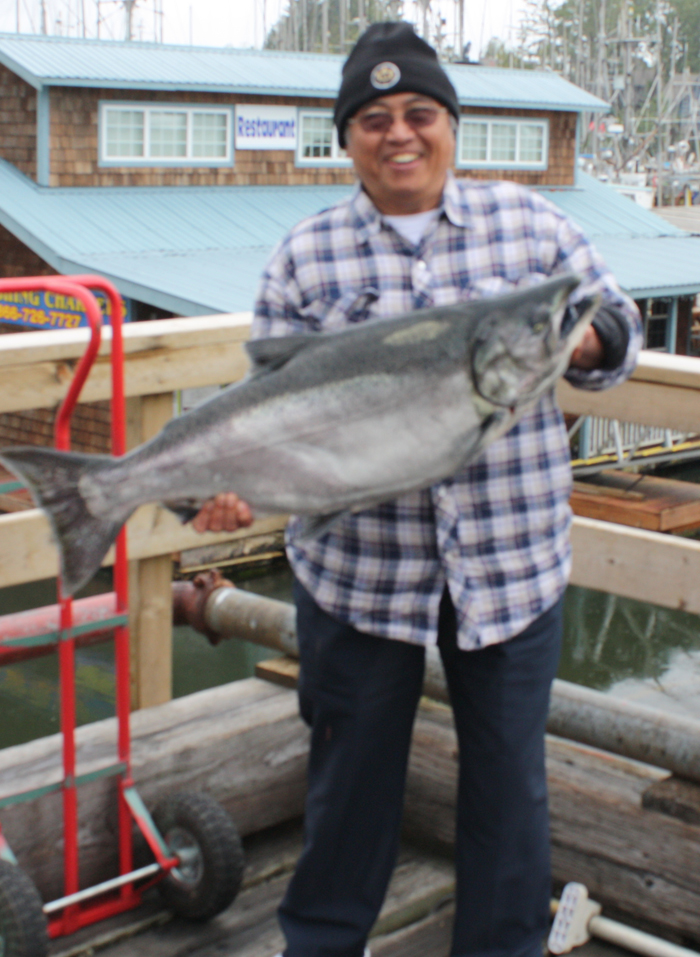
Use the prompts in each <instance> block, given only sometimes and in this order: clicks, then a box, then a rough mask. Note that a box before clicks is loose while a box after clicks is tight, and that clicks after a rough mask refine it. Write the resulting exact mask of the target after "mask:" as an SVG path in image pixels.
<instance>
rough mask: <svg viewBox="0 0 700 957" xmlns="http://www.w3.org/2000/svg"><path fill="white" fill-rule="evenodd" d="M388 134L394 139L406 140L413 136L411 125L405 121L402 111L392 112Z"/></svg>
mask: <svg viewBox="0 0 700 957" xmlns="http://www.w3.org/2000/svg"><path fill="white" fill-rule="evenodd" d="M388 136H389V137H390V138H391V139H395V140H407V139H410V138H411V137H412V136H413V127H412V126H411V125H410V124H409V123H408V122H407V121H406V117H405V116H404V114H403V113H394V114H393V116H392V123H391V126H390V127H389V133H388Z"/></svg>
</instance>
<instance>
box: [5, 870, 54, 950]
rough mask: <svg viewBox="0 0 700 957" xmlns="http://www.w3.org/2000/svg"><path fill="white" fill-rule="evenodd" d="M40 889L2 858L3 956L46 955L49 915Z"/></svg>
mask: <svg viewBox="0 0 700 957" xmlns="http://www.w3.org/2000/svg"><path fill="white" fill-rule="evenodd" d="M42 907H43V905H42V902H41V898H40V897H39V892H38V891H37V889H36V887H35V886H34V884H33V883H32V881H31V880H30V879H29V878H28V877H27V875H26V874H25V873H24V872H23V871H21V870H20V869H19V867H17V866H16V865H15V864H10V863H8V862H7V861H0V957H46V954H47V953H48V946H49V936H48V933H47V926H46V917H45V915H44V911H43V909H42Z"/></svg>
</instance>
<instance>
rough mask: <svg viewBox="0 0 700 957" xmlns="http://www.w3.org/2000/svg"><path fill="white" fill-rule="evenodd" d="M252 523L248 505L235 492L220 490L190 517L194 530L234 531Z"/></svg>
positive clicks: (251, 514)
mask: <svg viewBox="0 0 700 957" xmlns="http://www.w3.org/2000/svg"><path fill="white" fill-rule="evenodd" d="M252 523H253V513H252V512H251V511H250V506H249V505H248V503H247V502H244V501H243V499H241V498H239V497H238V496H237V495H236V493H235V492H221V493H219V495H216V496H215V497H214V498H210V499H208V501H206V502H205V503H204V505H202V507H201V509H200V510H199V512H198V513H197V514H196V515H195V517H194V518H193V519H192V528H193V529H194V530H195V531H196V532H235V531H237V530H238V529H239V528H246V527H247V526H248V525H252Z"/></svg>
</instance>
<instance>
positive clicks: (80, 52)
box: [0, 33, 608, 112]
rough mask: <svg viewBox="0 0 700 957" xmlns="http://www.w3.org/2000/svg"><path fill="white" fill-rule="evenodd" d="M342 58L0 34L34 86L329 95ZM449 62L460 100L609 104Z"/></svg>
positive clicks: (12, 62) (535, 76)
mask: <svg viewBox="0 0 700 957" xmlns="http://www.w3.org/2000/svg"><path fill="white" fill-rule="evenodd" d="M343 61H344V57H342V56H335V55H324V54H319V53H288V52H281V51H276V50H234V49H230V48H227V47H184V46H172V45H168V44H158V43H134V42H132V43H125V42H116V41H113V40H112V41H110V40H83V39H76V38H66V37H49V36H28V35H23V34H16V33H4V34H0V63H3V64H4V65H5V66H6V67H7V68H8V69H9V70H12V71H13V72H14V73H16V74H18V75H19V76H21V77H22V79H24V80H26V82H27V83H29V84H31V85H32V86H34V87H36V88H37V89H40V88H42V87H45V86H79V87H80V86H82V87H98V88H101V89H108V88H111V89H119V90H122V89H123V90H138V89H140V90H172V91H178V90H201V91H207V92H211V93H215V92H216V93H247V94H256V95H260V96H271V95H275V96H290V97H311V96H314V97H327V98H329V99H333V98H334V97H335V95H336V92H337V90H338V87H339V86H340V71H341V67H342V64H343ZM446 69H447V72H448V73H449V75H450V78H451V79H452V82H453V83H454V85H455V88H456V89H457V93H458V96H459V100H460V103H462V104H464V105H471V106H487V107H488V106H491V107H494V108H495V107H502V108H503V107H515V108H521V109H547V110H561V111H570V112H579V111H581V110H593V111H596V110H607V109H608V107H607V104H606V103H604V102H603V101H602V100H599V99H598V98H597V97H594V96H591V94H589V93H586V92H585V90H581V89H579V87H577V86H574V85H573V84H571V83H569V82H567V81H566V80H564V79H562V78H561V77H560V76H557V74H555V73H551V72H546V71H537V70H501V69H494V68H491V67H482V66H478V65H476V64H474V65H468V66H465V65H455V64H449V65H447V66H446Z"/></svg>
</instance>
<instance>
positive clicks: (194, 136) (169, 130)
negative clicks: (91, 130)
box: [100, 102, 233, 166]
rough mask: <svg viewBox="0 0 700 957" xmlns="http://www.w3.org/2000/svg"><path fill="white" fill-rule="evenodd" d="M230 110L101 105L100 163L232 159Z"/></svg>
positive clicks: (190, 162)
mask: <svg viewBox="0 0 700 957" xmlns="http://www.w3.org/2000/svg"><path fill="white" fill-rule="evenodd" d="M231 129H232V124H231V110H230V109H227V108H225V107H223V108H216V107H199V106H197V107H193V106H180V105H179V104H178V105H174V104H173V105H170V104H159V105H154V104H148V105H143V106H142V105H141V104H135V103H130V104H114V103H106V102H103V103H101V104H100V164H101V165H110V164H112V165H120V166H123V165H144V166H145V165H149V166H153V165H169V164H179V165H209V166H212V165H216V166H221V165H223V164H230V163H232V162H233V153H232V150H231Z"/></svg>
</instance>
